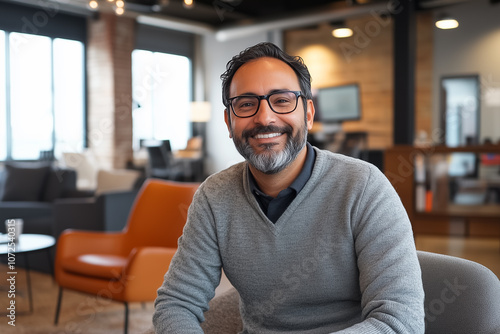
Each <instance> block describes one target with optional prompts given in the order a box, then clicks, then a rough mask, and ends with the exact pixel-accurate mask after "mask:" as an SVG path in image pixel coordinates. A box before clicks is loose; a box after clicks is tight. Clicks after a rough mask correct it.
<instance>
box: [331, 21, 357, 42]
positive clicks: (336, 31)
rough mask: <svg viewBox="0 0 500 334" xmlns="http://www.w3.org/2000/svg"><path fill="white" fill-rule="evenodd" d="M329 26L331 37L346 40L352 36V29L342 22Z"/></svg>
mask: <svg viewBox="0 0 500 334" xmlns="http://www.w3.org/2000/svg"><path fill="white" fill-rule="evenodd" d="M331 26H333V29H332V36H333V37H336V38H346V37H351V36H352V34H353V32H352V29H351V28H349V27H347V26H346V25H345V23H343V22H334V23H331Z"/></svg>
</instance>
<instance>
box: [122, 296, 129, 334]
mask: <svg viewBox="0 0 500 334" xmlns="http://www.w3.org/2000/svg"><path fill="white" fill-rule="evenodd" d="M124 304H125V326H124V330H123V333H124V334H127V333H128V303H127V302H125V303H124Z"/></svg>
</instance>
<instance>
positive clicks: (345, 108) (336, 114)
mask: <svg viewBox="0 0 500 334" xmlns="http://www.w3.org/2000/svg"><path fill="white" fill-rule="evenodd" d="M315 100H316V114H317V117H315V118H316V119H317V120H318V121H320V122H322V123H341V122H343V121H353V120H359V119H360V118H361V102H360V91H359V85H358V84H350V85H342V86H334V87H325V88H320V89H318V91H317V93H316V97H315Z"/></svg>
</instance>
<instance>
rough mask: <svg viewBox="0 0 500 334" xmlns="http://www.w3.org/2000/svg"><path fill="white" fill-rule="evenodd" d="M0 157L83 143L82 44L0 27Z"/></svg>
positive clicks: (24, 157)
mask: <svg viewBox="0 0 500 334" xmlns="http://www.w3.org/2000/svg"><path fill="white" fill-rule="evenodd" d="M0 43H1V45H2V46H1V47H0V66H2V68H5V71H3V70H2V71H1V73H2V74H0V103H1V106H0V126H1V127H2V129H5V131H1V133H2V134H1V136H2V143H4V144H3V145H1V146H0V159H2V160H6V159H7V160H10V159H13V160H32V159H37V158H39V156H40V152H41V151H54V153H55V155H56V156H58V155H59V154H60V153H61V152H62V151H68V150H70V151H80V150H82V149H83V146H84V138H85V137H84V134H85V132H84V130H85V126H84V125H85V122H84V120H85V118H84V116H85V99H84V94H85V91H84V87H85V86H84V85H85V81H84V46H83V43H81V42H78V41H72V40H68V39H61V38H55V39H52V38H49V37H46V36H39V35H30V34H24V33H18V32H10V33H9V32H5V31H0Z"/></svg>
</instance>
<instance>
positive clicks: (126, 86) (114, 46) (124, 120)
mask: <svg viewBox="0 0 500 334" xmlns="http://www.w3.org/2000/svg"><path fill="white" fill-rule="evenodd" d="M134 31H135V21H134V19H131V18H127V17H117V16H116V15H114V14H108V13H103V14H101V15H100V16H99V18H98V19H89V22H88V44H87V71H88V129H87V130H88V139H89V148H90V149H91V150H92V152H93V153H94V154H95V156H96V157H97V159H98V161H99V163H100V165H101V166H102V167H103V168H109V169H111V168H124V167H125V165H126V163H127V161H128V160H131V159H132V156H133V151H132V71H131V66H132V65H131V53H132V50H133V47H134Z"/></svg>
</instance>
